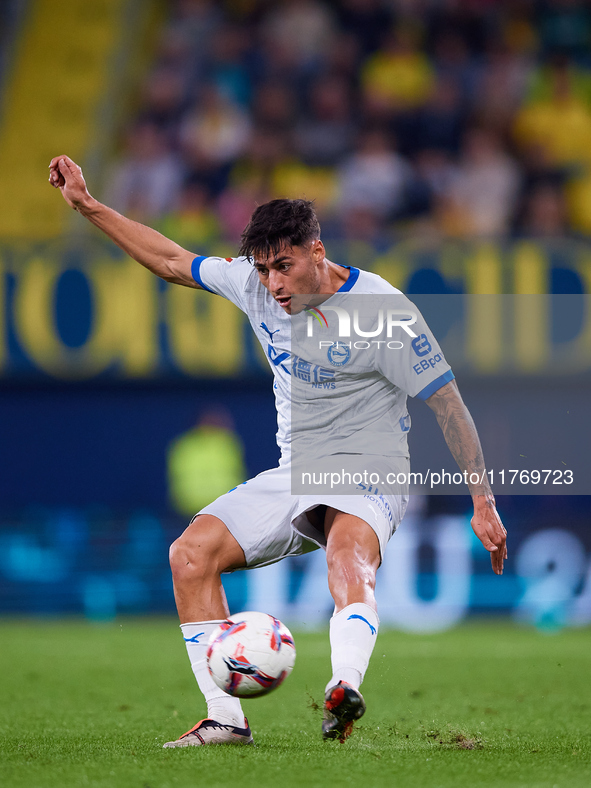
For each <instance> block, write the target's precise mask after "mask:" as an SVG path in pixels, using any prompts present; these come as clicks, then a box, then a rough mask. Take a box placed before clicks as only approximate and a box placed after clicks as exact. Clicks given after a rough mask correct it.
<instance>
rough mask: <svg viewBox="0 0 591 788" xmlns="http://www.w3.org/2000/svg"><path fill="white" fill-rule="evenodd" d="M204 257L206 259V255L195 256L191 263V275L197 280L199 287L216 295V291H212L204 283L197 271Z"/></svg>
mask: <svg viewBox="0 0 591 788" xmlns="http://www.w3.org/2000/svg"><path fill="white" fill-rule="evenodd" d="M206 259H207V258H206V256H205V255H202V256H200V257H196V258H195V259H194V260H193V262H192V263H191V276H192V277H193V279H194V280H195V281H196V282H197V284H198V285H199V287H202V288H203V289H204V290H207V292H208V293H213V294H214V295H217V293H214V291H213V290H212V289H211V288H210V287H208V286H207V285H206V284H204V282H203V279H202V278H201V274H200V273H199V269H200V268H201V263H202V262H203V261H204V260H206Z"/></svg>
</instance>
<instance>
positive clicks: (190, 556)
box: [169, 531, 215, 581]
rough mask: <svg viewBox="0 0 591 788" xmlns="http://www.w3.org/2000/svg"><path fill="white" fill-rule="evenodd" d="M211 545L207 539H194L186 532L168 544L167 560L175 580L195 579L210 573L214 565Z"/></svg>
mask: <svg viewBox="0 0 591 788" xmlns="http://www.w3.org/2000/svg"><path fill="white" fill-rule="evenodd" d="M214 552H215V551H214V550H213V549H212V545H211V544H210V543H209V540H207V539H195V538H194V536H193V535H187V532H186V531H185V533H183V534H181V536H179V538H178V539H176V540H175V541H174V542H173V543H172V545H171V546H170V552H169V560H170V568H171V570H172V575H173V578H174V579H175V580H177V581H178V580H183V579H185V580H196V579H198V578H201V577H205V576H207V574H211V573H212V572H213V570H214V567H215V562H214V561H212V558H213V556H214Z"/></svg>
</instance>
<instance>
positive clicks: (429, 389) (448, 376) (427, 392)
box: [416, 369, 455, 399]
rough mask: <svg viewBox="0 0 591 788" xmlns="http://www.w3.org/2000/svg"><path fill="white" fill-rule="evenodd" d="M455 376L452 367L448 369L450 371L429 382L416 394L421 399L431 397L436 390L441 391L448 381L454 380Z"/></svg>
mask: <svg viewBox="0 0 591 788" xmlns="http://www.w3.org/2000/svg"><path fill="white" fill-rule="evenodd" d="M454 378H455V375H454V373H453V372H452V371H451V369H448V371H447V372H444V373H443V375H440V376H439V377H438V378H435V380H432V381H431V383H429V385H428V386H425V388H424V389H423V390H422V391H419V393H418V394H417V395H416V396H417V397H418V398H419V399H429V397H430V396H431V394H435V392H436V391H439V389H440V388H442V387H443V386H445V384H446V383H449V382H450V380H454Z"/></svg>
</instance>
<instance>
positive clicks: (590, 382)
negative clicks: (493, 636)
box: [0, 0, 591, 631]
mask: <svg viewBox="0 0 591 788" xmlns="http://www.w3.org/2000/svg"><path fill="white" fill-rule="evenodd" d="M2 14H3V16H2V28H1V44H2V47H1V51H2V59H1V62H0V68H1V71H0V79H1V83H0V84H1V88H2V92H1V95H0V98H1V105H0V112H1V114H0V160H1V165H2V166H1V170H2V172H3V173H4V176H5V177H4V178H3V180H4V184H3V189H2V192H1V193H0V316H1V320H0V381H1V387H0V409H1V417H0V418H1V420H0V433H1V438H0V468H1V469H2V473H1V474H0V501H1V510H0V614H36V615H38V614H44V615H53V616H56V615H61V614H72V613H75V614H84V615H85V616H88V617H89V618H92V619H99V620H109V619H112V618H113V617H115V616H116V615H117V614H121V613H142V614H144V613H172V612H173V610H174V606H173V598H172V588H171V581H170V575H169V570H168V565H167V546H168V544H169V543H170V541H172V539H174V538H175V536H176V535H177V534H178V533H180V531H181V529H182V528H183V527H184V524H185V523H186V521H187V518H188V513H189V512H190V511H191V510H192V509H194V508H196V506H195V501H194V500H192V499H191V495H192V494H193V495H195V496H197V497H198V496H199V495H201V496H205V499H207V498H208V496H210V497H211V491H212V490H214V489H218V487H217V486H220V485H221V487H220V491H224V490H226V489H228V488H229V487H230V486H232V485H233V484H235V483H238V482H239V481H241V480H242V478H248V477H249V476H252V475H254V474H255V473H257V472H259V471H261V470H263V469H265V468H267V467H270V466H271V465H272V464H273V463H274V462H275V461H276V459H277V450H276V447H275V444H274V432H275V412H274V407H273V398H272V393H271V377H270V373H269V371H268V369H267V363H266V360H265V359H264V357H263V356H262V354H261V351H260V349H259V348H257V347H256V346H255V342H254V341H253V338H252V337H251V334H250V332H249V330H248V326H247V325H246V323H245V321H244V319H243V316H242V315H241V314H240V313H239V312H238V310H236V309H235V308H234V307H232V306H231V305H229V304H227V303H225V302H223V301H222V300H221V299H216V298H212V297H210V296H208V295H207V294H204V293H197V292H190V291H185V290H183V289H181V288H174V287H168V286H166V285H165V284H164V283H161V282H159V281H158V280H157V279H156V278H155V277H152V276H151V275H149V274H148V273H147V272H145V271H143V270H142V269H141V268H140V267H139V266H137V264H135V263H132V262H131V261H129V260H128V259H126V258H125V256H124V255H123V254H122V253H121V252H120V251H119V250H117V249H116V248H114V247H112V246H111V245H109V244H108V243H106V242H105V241H104V240H103V239H102V238H101V237H100V236H99V235H98V233H97V232H95V231H93V230H92V229H89V228H88V227H87V226H86V224H85V223H84V222H83V220H82V219H81V218H80V217H79V216H77V215H76V214H74V213H73V212H71V211H69V210H68V209H67V208H66V206H65V205H64V204H63V201H62V200H61V198H60V196H59V195H58V194H56V193H55V192H54V190H52V189H50V188H49V186H48V184H47V180H46V174H47V169H46V168H47V164H48V162H49V160H50V158H51V157H52V156H54V155H56V154H59V153H67V154H68V155H70V156H72V158H74V159H75V160H77V161H79V162H80V163H81V164H82V166H83V168H84V171H85V174H86V177H87V181H88V184H89V188H90V190H91V192H92V193H94V194H95V195H96V196H98V197H100V198H103V199H104V200H105V201H106V202H107V203H108V204H110V205H111V206H113V207H115V208H117V209H118V210H120V211H121V212H123V213H125V214H126V215H128V216H131V217H133V218H136V219H138V220H140V221H143V222H146V223H148V224H150V225H152V226H155V227H157V228H158V229H161V230H162V231H163V232H164V233H165V234H166V235H168V236H170V237H172V238H174V239H175V240H177V241H178V242H179V243H181V244H182V245H183V246H186V247H187V248H190V249H194V250H195V252H196V253H200V254H210V253H211V254H222V255H223V256H226V255H231V254H233V253H235V250H236V245H237V241H238V238H239V235H240V231H241V229H242V228H243V226H244V224H245V223H246V221H247V219H248V217H249V215H250V213H251V211H252V209H253V207H254V205H255V204H256V203H257V202H261V201H264V200H266V199H269V198H271V197H275V196H291V197H294V196H305V197H308V198H314V199H315V200H316V205H317V208H318V212H319V216H320V220H321V223H322V227H323V238H324V240H325V243H326V246H327V248H328V251H329V256H330V257H331V258H332V259H335V260H338V261H339V262H343V263H353V264H355V265H358V266H360V267H362V268H368V269H370V270H373V271H376V272H378V273H380V274H381V275H382V276H384V277H385V278H386V279H388V280H389V281H391V282H392V283H393V284H394V285H396V286H397V287H400V288H401V289H402V290H404V291H405V292H407V293H409V294H410V295H411V297H412V295H413V294H420V293H433V294H459V295H463V294H467V295H470V294H483V293H493V294H494V293H497V294H498V293H509V294H538V295H540V296H541V295H543V294H551V293H553V294H572V295H573V296H577V297H578V298H579V301H580V304H584V303H585V302H584V300H583V297H584V295H585V294H588V293H589V290H590V288H591V245H590V243H589V238H588V233H589V232H590V231H591V170H590V168H589V165H590V163H591V50H590V48H589V46H590V43H591V11H589V9H588V8H587V7H586V4H584V3H582V2H581V3H579V2H577V0H547V2H543V1H540V2H535V1H534V0H520V1H519V2H492V1H491V2H489V1H488V0H439V1H438V0H431V1H429V0H424V1H422V0H416V1H414V2H405V1H404V0H384V2H381V1H380V0H342V1H341V2H334V3H323V2H320V1H319V0H286V1H285V2H257V1H256V0H250V1H249V0H242V1H240V0H236V2H208V1H207V0H201V1H199V0H180V1H179V2H169V3H166V2H139V0H100V2H99V0H97V1H96V2H94V3H92V4H88V3H87V4H84V3H80V2H77V1H76V0H62V2H60V3H58V4H56V3H52V2H50V0H27V2H7V3H4V4H3V5H2ZM55 30H59V31H60V35H59V46H56V45H55V38H54V36H55ZM580 304H579V306H580ZM585 330H586V313H585V310H584V309H583V307H581V309H580V316H579V318H578V319H577V320H575V323H574V324H573V326H571V329H570V334H569V335H568V336H561V337H553V338H552V339H551V342H552V343H554V344H555V345H557V347H558V348H559V350H560V347H561V344H560V343H567V342H573V341H574V340H576V339H577V337H578V336H579V335H581V334H583V333H584V331H585ZM507 352H509V351H507ZM505 362H506V358H505V356H504V355H503V354H501V355H500V356H499V358H498V359H497V360H496V362H495V365H493V367H492V368H491V369H488V370H487V373H486V378H485V380H484V385H485V386H486V387H487V389H489V390H490V391H492V392H493V393H494V392H495V391H496V392H499V395H500V393H501V392H503V393H504V394H506V393H507V392H510V393H511V397H512V398H513V399H514V401H515V402H516V403H521V404H522V405H524V406H527V405H528V404H529V403H533V405H532V408H534V409H535V410H536V412H537V413H538V414H540V419H543V418H548V419H553V418H555V417H556V416H555V414H554V413H553V403H554V400H553V398H552V387H551V381H552V380H553V379H554V378H553V376H552V369H551V367H550V365H549V364H548V362H547V361H546V360H545V357H544V354H543V353H542V354H541V355H540V356H539V358H538V360H537V361H536V362H535V363H534V364H533V366H532V365H528V364H523V365H522V367H521V368H520V367H517V368H513V369H512V370H511V371H510V373H509V374H508V373H507V370H506V364H505ZM590 370H591V353H589V352H588V350H587V351H586V352H585V353H583V352H581V354H579V356H578V359H577V365H576V368H573V369H572V370H571V371H570V373H569V375H570V377H568V376H567V377H566V378H564V379H563V381H562V384H561V385H562V386H563V389H564V390H566V391H567V392H568V391H572V392H575V391H576V394H577V396H578V397H580V398H582V400H583V401H585V399H587V400H588V397H589V393H591V375H590ZM460 385H461V388H462V391H463V392H464V393H465V396H466V399H467V401H468V403H469V404H470V398H471V396H472V392H473V391H476V389H477V387H478V386H482V385H483V380H482V377H478V376H477V375H476V374H475V373H474V371H472V372H471V371H470V369H468V370H467V371H466V373H465V375H464V377H463V378H460ZM420 408H424V406H422V405H421V403H418V405H417V406H416V407H415V406H414V405H413V414H415V425H416V424H417V422H419V421H422V420H425V419H428V418H430V414H429V413H428V411H427V410H426V409H425V410H423V414H422V415H421V412H420ZM502 418H503V415H502V413H500V414H499V419H500V420H502ZM433 423H434V422H433ZM542 423H543V422H542ZM413 429H414V428H413ZM414 434H417V435H418V434H419V433H418V430H417V432H416V433H414ZM412 435H413V433H411V441H412ZM183 437H184V439H185V440H184V441H183ZM415 440H418V438H416V437H415ZM411 448H412V443H411ZM485 448H486V446H485ZM417 449H418V447H417ZM187 476H188V477H189V479H195V478H199V479H202V480H203V479H206V480H207V483H205V482H202V484H201V485H200V486H199V489H196V490H194V491H193V493H191V489H190V488H191V487H196V485H194V484H191V483H189V484H187V482H186V478H187ZM216 485H217V486H216ZM224 485H225V486H224ZM499 508H500V510H501V514H502V516H503V518H504V521H505V523H506V526H507V529H508V530H509V532H510V540H511V541H510V549H511V553H510V556H511V560H510V561H509V563H508V565H507V570H506V573H505V574H504V575H503V577H502V578H495V577H494V576H493V575H492V573H491V572H490V567H489V561H488V557H487V555H486V553H484V551H483V550H482V548H481V547H480V546H479V545H478V544H475V543H474V540H473V539H471V537H470V531H469V524H468V516H469V514H468V513H469V499H468V498H467V497H466V496H456V497H453V498H451V497H446V498H438V497H433V496H430V497H428V498H425V499H419V498H417V499H416V501H415V508H414V511H413V513H412V514H411V515H410V516H409V518H408V520H407V522H406V524H405V527H404V528H402V529H401V531H400V532H399V534H398V535H397V536H396V538H395V540H394V541H393V543H392V544H391V546H390V550H389V554H388V556H387V559H386V561H385V565H384V568H383V570H382V572H381V574H382V578H381V579H380V583H381V586H380V590H379V595H380V601H381V605H380V610H381V616H382V621H383V622H384V623H389V624H391V625H394V626H397V627H401V628H406V629H410V630H419V631H424V630H434V629H442V628H445V627H448V626H451V625H453V624H455V623H457V622H458V621H460V620H462V619H463V618H464V617H465V616H467V615H470V614H480V615H482V614H504V615H507V614H509V615H513V616H516V617H517V618H519V619H525V620H529V621H534V622H535V623H536V624H537V625H538V626H540V627H546V628H550V629H555V628H559V627H561V626H564V625H573V626H574V625H583V624H586V623H589V621H591V537H590V535H589V519H590V513H591V508H590V505H589V498H588V497H587V496H570V497H567V496H546V497H541V496H513V497H511V496H507V497H503V498H502V499H500V500H499ZM322 561H323V556H322V554H321V553H315V554H312V555H310V556H307V557H305V558H302V559H301V560H294V561H291V563H287V562H283V563H282V564H280V565H277V566H275V567H271V568H269V569H265V570H261V571H259V572H256V573H237V574H236V575H232V576H230V577H228V578H227V579H226V580H227V582H226V588H227V591H228V597H229V601H230V605H231V607H232V608H233V609H240V608H249V607H253V608H261V609H265V610H268V611H269V612H272V613H275V614H276V615H279V616H280V617H283V618H285V619H286V620H287V621H289V622H296V623H298V624H300V625H306V626H309V627H314V626H317V625H319V624H321V623H323V622H324V621H325V620H326V618H327V617H328V615H329V614H330V610H331V604H330V599H329V598H328V597H327V589H326V581H325V579H324V576H323V575H324V572H323V566H322Z"/></svg>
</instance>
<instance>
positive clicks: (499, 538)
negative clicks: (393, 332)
mask: <svg viewBox="0 0 591 788" xmlns="http://www.w3.org/2000/svg"><path fill="white" fill-rule="evenodd" d="M426 402H427V405H429V407H430V408H431V410H432V411H433V412H434V413H435V416H436V417H437V421H438V423H439V426H440V427H441V430H442V432H443V436H444V438H445V442H446V443H447V445H448V446H449V449H450V451H451V453H452V454H453V456H454V458H455V460H456V462H457V463H458V465H459V466H460V470H461V471H466V472H467V475H468V479H469V478H470V475H471V474H474V476H473V477H472V478H476V476H477V477H478V482H477V483H476V484H472V483H471V482H469V483H468V486H469V488H470V493H471V495H472V500H473V501H474V517H473V518H472V528H473V529H474V533H475V534H476V536H477V537H478V538H479V539H480V541H481V542H482V544H483V545H484V547H486V549H487V550H488V551H489V552H490V560H491V564H492V568H493V571H494V572H495V573H496V574H497V575H501V574H503V561H504V559H505V558H507V547H506V542H507V531H506V530H505V527H504V526H503V523H502V522H501V518H500V517H499V514H498V512H497V508H496V505H495V499H494V496H493V494H492V491H491V489H490V485H489V483H488V478H487V475H486V467H485V465H484V457H483V454H482V447H481V445H480V439H479V438H478V433H477V432H476V427H475V426H474V421H473V420H472V416H471V415H470V411H469V410H468V408H467V407H466V405H465V404H464V401H463V399H462V397H461V395H460V392H459V390H458V386H457V384H456V382H455V380H452V381H451V382H450V383H446V384H445V386H442V387H441V388H440V389H439V391H436V392H435V394H432V395H431V396H430V397H429V398H428V399H427V400H426Z"/></svg>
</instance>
